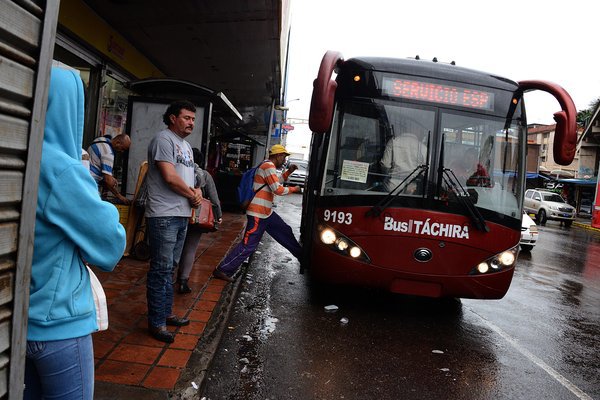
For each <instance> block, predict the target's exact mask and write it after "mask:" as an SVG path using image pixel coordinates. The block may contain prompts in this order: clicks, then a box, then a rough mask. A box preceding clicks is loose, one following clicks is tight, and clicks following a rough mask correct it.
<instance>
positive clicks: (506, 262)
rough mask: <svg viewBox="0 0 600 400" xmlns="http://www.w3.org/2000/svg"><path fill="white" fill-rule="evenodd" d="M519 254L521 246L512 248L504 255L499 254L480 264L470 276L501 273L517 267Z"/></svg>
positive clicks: (503, 253) (504, 252)
mask: <svg viewBox="0 0 600 400" xmlns="http://www.w3.org/2000/svg"><path fill="white" fill-rule="evenodd" d="M517 254H519V246H515V247H513V248H510V249H508V250H506V251H503V252H502V253H498V254H496V255H495V256H493V257H490V258H488V259H487V260H485V261H482V262H480V263H479V264H477V266H476V267H474V268H473V269H472V270H471V272H470V273H469V275H482V274H489V273H494V272H499V271H504V270H505V269H508V268H510V267H513V266H514V265H515V262H516V261H517Z"/></svg>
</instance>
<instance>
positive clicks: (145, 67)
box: [58, 0, 164, 79]
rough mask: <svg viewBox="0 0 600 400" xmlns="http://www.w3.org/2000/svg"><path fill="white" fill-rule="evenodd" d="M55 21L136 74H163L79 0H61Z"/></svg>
mask: <svg viewBox="0 0 600 400" xmlns="http://www.w3.org/2000/svg"><path fill="white" fill-rule="evenodd" d="M58 22H59V24H61V25H62V26H64V27H65V28H67V29H68V30H69V31H71V32H72V33H74V34H75V35H77V36H78V37H79V38H80V39H81V40H83V41H84V42H86V43H88V44H89V45H90V46H92V47H93V48H95V49H96V50H97V51H99V52H100V53H102V54H104V55H105V56H107V57H108V58H110V59H111V60H112V61H114V62H115V63H116V64H118V65H120V66H121V67H122V68H123V69H125V70H126V71H127V72H129V73H131V74H132V75H134V76H135V77H136V78H138V79H144V78H151V77H163V76H164V74H163V73H162V72H161V71H160V70H159V69H158V68H156V67H155V66H154V65H153V64H152V63H151V62H150V61H149V60H148V59H147V58H146V57H144V55H143V54H142V53H140V52H139V51H137V49H136V48H135V47H133V46H132V45H131V44H130V43H129V42H128V41H127V40H125V38H123V36H121V35H120V34H119V33H118V32H117V31H115V30H114V29H113V28H112V27H111V26H110V25H108V24H107V23H106V22H105V21H104V20H102V19H101V18H100V17H98V15H96V14H95V13H94V11H93V10H92V9H90V8H89V7H88V6H87V5H86V4H84V2H83V1H82V0H62V1H61V2H60V10H59V14H58Z"/></svg>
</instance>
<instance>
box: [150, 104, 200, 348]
mask: <svg viewBox="0 0 600 400" xmlns="http://www.w3.org/2000/svg"><path fill="white" fill-rule="evenodd" d="M195 112H196V108H195V107H194V105H193V104H192V103H190V102H188V101H176V102H174V103H172V104H171V105H170V106H169V107H168V108H167V111H166V112H165V114H164V115H163V122H164V123H165V124H166V125H167V129H165V130H163V131H161V132H159V133H158V134H157V135H156V136H155V137H154V138H153V139H152V141H151V142H150V145H149V146H148V174H147V177H146V179H147V184H148V201H147V203H146V227H147V230H148V241H149V245H150V269H149V270H148V278H147V280H146V296H147V300H148V330H149V332H150V334H151V335H152V336H153V337H154V338H155V339H157V340H160V341H163V342H167V343H171V342H173V341H174V340H175V335H174V334H173V333H171V332H169V331H168V330H167V325H173V326H184V325H188V324H189V323H190V321H189V320H188V319H185V318H178V317H177V316H176V315H174V314H173V313H172V308H173V271H174V266H175V265H176V264H177V263H178V262H179V258H180V257H181V250H182V248H183V243H184V240H185V235H186V231H187V225H188V219H189V217H190V216H191V214H192V207H197V206H198V205H199V203H200V199H201V198H202V194H201V191H200V189H195V188H194V187H193V186H194V157H193V153H192V148H191V146H190V144H189V143H188V142H186V141H185V140H184V139H185V138H186V137H187V136H189V135H190V134H191V133H192V131H193V129H194V121H195V119H196V114H195Z"/></svg>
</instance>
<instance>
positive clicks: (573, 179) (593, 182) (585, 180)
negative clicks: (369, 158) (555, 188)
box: [558, 178, 596, 186]
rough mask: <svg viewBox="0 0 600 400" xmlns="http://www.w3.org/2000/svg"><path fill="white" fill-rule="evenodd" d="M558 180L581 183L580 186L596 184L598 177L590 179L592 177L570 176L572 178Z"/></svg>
mask: <svg viewBox="0 0 600 400" xmlns="http://www.w3.org/2000/svg"><path fill="white" fill-rule="evenodd" d="M558 182H560V183H569V184H571V185H579V186H596V179H593V180H590V179H575V178H570V179H559V180H558Z"/></svg>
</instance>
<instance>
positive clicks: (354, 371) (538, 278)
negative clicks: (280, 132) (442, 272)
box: [199, 195, 600, 400]
mask: <svg viewBox="0 0 600 400" xmlns="http://www.w3.org/2000/svg"><path fill="white" fill-rule="evenodd" d="M300 203H301V196H300V195H293V196H288V197H287V198H284V199H281V200H279V203H278V204H279V206H278V207H277V208H276V211H277V212H278V213H279V214H280V215H281V216H282V217H283V218H284V219H285V220H286V221H288V222H289V223H290V225H292V227H293V228H294V231H295V232H296V233H298V226H299V222H300V221H299V220H300V206H301V204H300ZM540 231H541V233H540V239H539V242H538V245H537V246H536V247H535V248H534V249H533V250H532V251H531V253H530V254H528V253H521V255H520V257H519V262H518V265H517V270H516V272H515V277H514V279H513V283H512V286H511V288H510V290H509V292H508V294H507V295H506V297H505V298H504V299H502V300H497V301H480V300H462V301H459V300H443V301H440V300H432V299H424V298H415V297H406V296H398V295H392V294H387V293H381V292H377V291H372V290H357V289H347V288H332V287H315V286H314V285H312V284H310V282H309V279H308V276H306V275H300V274H298V269H299V265H298V262H297V261H296V260H295V259H294V260H292V257H291V256H290V255H289V254H288V253H287V252H286V251H285V250H284V249H283V248H282V247H280V246H279V245H278V244H276V243H275V242H273V241H272V239H270V238H269V237H268V236H267V235H265V237H264V238H263V241H262V244H261V245H260V247H259V250H258V254H256V256H255V258H254V260H253V263H252V265H251V266H250V268H249V270H248V271H247V274H246V276H245V277H242V279H243V282H242V285H241V291H240V295H239V298H238V300H237V302H236V305H235V307H234V311H233V313H232V315H231V319H230V320H229V322H228V326H227V329H226V333H225V335H224V337H223V339H222V341H221V345H220V347H219V350H218V351H217V353H216V355H215V358H214V361H213V363H212V365H211V369H210V370H209V372H208V374H207V379H206V380H205V383H206V384H205V386H204V388H203V390H202V395H201V396H199V398H201V397H203V396H204V397H205V398H206V399H207V400H209V399H212V400H216V399H244V400H245V399H361V400H364V399H600V355H599V352H598V347H599V346H598V344H599V338H600V234H598V233H596V232H592V231H587V230H584V229H581V228H577V227H573V228H570V229H566V228H561V227H560V226H559V224H558V223H554V222H548V224H547V225H546V226H544V227H540ZM332 304H333V305H336V306H338V310H337V311H336V312H326V311H325V309H324V306H327V305H332ZM343 318H345V319H347V320H348V322H347V323H344V322H343V321H342V319H343Z"/></svg>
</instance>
